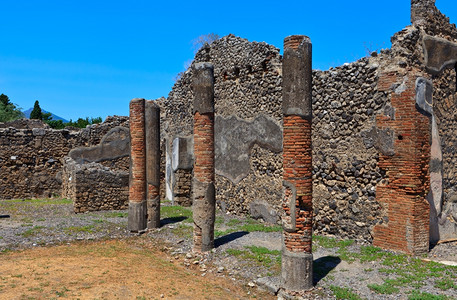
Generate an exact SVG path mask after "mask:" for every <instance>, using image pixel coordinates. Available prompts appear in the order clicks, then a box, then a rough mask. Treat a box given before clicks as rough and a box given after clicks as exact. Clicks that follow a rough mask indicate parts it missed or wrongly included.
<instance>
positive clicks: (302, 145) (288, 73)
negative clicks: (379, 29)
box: [281, 36, 313, 291]
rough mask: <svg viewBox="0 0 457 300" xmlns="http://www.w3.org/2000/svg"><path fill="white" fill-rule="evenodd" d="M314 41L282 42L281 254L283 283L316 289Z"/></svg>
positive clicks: (288, 286)
mask: <svg viewBox="0 0 457 300" xmlns="http://www.w3.org/2000/svg"><path fill="white" fill-rule="evenodd" d="M311 49H312V45H311V42H310V40H309V38H308V37H306V36H290V37H287V38H286V39H285V40H284V61H283V104H282V111H283V114H284V117H283V122H284V124H283V125H284V127H283V180H284V186H285V187H286V189H285V193H284V200H283V203H282V204H283V209H284V214H283V218H282V222H283V229H284V230H283V241H284V245H283V252H282V272H281V278H282V279H281V286H282V287H283V288H284V289H286V290H292V291H301V290H306V289H309V288H312V286H313V279H312V278H313V276H312V261H313V257H312V254H311V253H312V233H313V179H312V171H313V167H312V147H311V136H312V135H311V131H312V130H311V128H312V110H311V103H312V95H311V91H312V76H311V74H312V68H311V63H312V58H311V55H312V51H311Z"/></svg>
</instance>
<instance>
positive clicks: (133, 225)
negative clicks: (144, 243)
mask: <svg viewBox="0 0 457 300" xmlns="http://www.w3.org/2000/svg"><path fill="white" fill-rule="evenodd" d="M146 203H147V202H146V201H143V202H129V217H128V226H127V228H128V230H130V231H131V232H140V231H144V230H146V228H147V205H146Z"/></svg>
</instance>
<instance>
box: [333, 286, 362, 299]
mask: <svg viewBox="0 0 457 300" xmlns="http://www.w3.org/2000/svg"><path fill="white" fill-rule="evenodd" d="M330 290H332V292H333V295H334V296H335V297H336V299H350V300H361V299H362V298H360V296H359V295H357V294H356V293H354V291H353V290H352V289H351V288H347V287H339V286H335V285H331V286H330Z"/></svg>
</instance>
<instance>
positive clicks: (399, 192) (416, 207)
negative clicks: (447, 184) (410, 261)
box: [373, 70, 431, 255]
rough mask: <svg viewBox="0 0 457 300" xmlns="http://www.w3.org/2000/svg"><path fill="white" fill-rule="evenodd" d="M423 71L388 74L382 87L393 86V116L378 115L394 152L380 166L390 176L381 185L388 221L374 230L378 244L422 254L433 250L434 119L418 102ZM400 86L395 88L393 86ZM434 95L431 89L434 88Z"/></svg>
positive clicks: (379, 190)
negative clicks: (429, 198)
mask: <svg viewBox="0 0 457 300" xmlns="http://www.w3.org/2000/svg"><path fill="white" fill-rule="evenodd" d="M418 76H420V73H419V71H418V70H408V72H407V73H406V74H399V73H398V72H395V71H393V72H389V73H382V74H380V76H379V80H378V90H380V91H389V92H390V99H391V103H392V107H393V108H394V109H395V114H394V115H393V116H385V115H378V116H377V117H376V126H377V127H378V129H380V130H383V131H386V132H390V133H391V140H390V141H389V143H390V144H392V145H393V149H392V150H393V151H391V153H381V154H380V156H379V167H380V168H382V169H384V170H386V174H387V178H386V180H385V182H384V183H382V184H378V186H377V187H376V200H377V201H378V202H379V203H380V204H382V205H383V206H384V208H385V210H386V217H387V222H385V223H384V224H381V225H376V226H375V227H374V229H373V245H375V246H378V247H382V248H384V249H391V250H399V251H403V252H406V253H410V254H414V255H420V254H424V253H427V252H428V249H429V215H430V207H429V204H428V202H427V200H426V198H425V197H426V195H427V193H428V191H429V187H430V175H429V170H428V168H429V166H428V164H429V161H430V120H429V118H428V117H427V116H426V115H423V114H421V112H420V110H418V108H417V107H418V103H417V102H416V79H417V77H418ZM395 85H397V86H399V88H397V89H396V90H395V91H392V86H395ZM430 95H431V92H430Z"/></svg>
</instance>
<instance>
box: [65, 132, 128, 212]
mask: <svg viewBox="0 0 457 300" xmlns="http://www.w3.org/2000/svg"><path fill="white" fill-rule="evenodd" d="M129 154H130V137H129V129H128V128H126V127H123V126H116V127H114V128H111V129H110V130H109V131H108V132H107V133H106V134H105V135H104V136H103V138H102V139H101V141H100V144H98V145H95V146H91V147H77V148H74V149H72V150H71V151H70V152H69V153H68V157H65V158H64V165H63V170H62V197H65V198H69V199H71V200H73V207H74V211H75V212H76V213H79V212H86V211H97V210H109V209H125V208H127V207H128V185H129V167H130V159H129Z"/></svg>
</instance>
